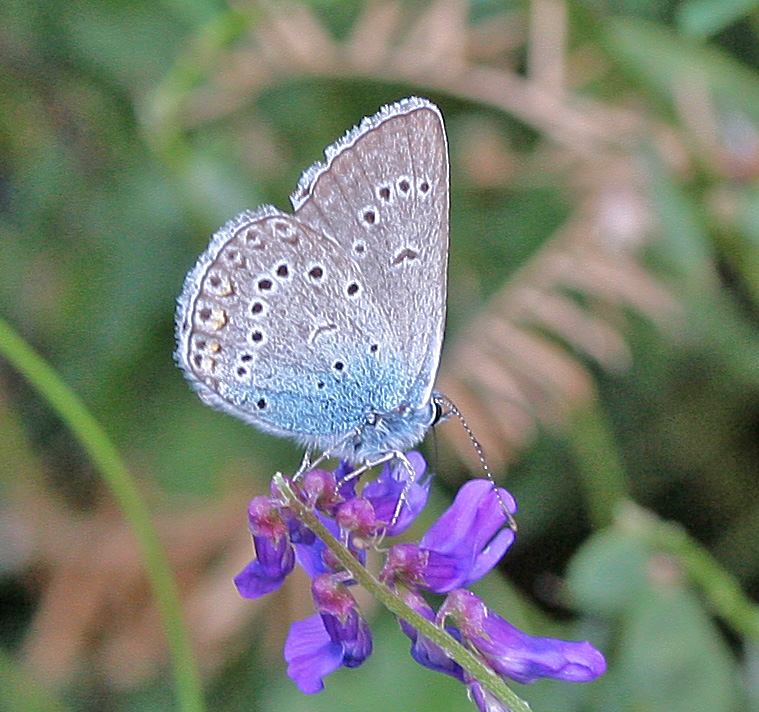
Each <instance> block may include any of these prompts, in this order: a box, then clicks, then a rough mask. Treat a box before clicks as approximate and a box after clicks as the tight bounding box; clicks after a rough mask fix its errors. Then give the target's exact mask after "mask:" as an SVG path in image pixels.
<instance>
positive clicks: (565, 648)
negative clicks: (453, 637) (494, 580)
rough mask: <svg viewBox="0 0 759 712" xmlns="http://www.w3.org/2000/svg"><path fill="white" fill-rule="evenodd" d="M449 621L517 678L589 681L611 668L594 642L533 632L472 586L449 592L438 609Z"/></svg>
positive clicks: (496, 668)
mask: <svg viewBox="0 0 759 712" xmlns="http://www.w3.org/2000/svg"><path fill="white" fill-rule="evenodd" d="M445 620H448V621H450V622H452V623H453V625H454V626H455V627H456V628H457V630H458V631H459V633H460V635H461V639H462V641H463V642H465V643H467V644H468V645H469V646H470V647H471V648H473V649H474V650H475V651H476V652H477V653H478V654H479V655H480V656H482V658H483V659H484V660H485V661H486V662H487V664H488V665H489V666H490V667H491V668H492V669H493V670H494V671H495V672H497V673H498V674H499V675H504V676H506V677H509V678H511V679H512V680H516V681H517V682H521V683H525V684H526V683H531V682H535V681H536V680H539V679H540V678H542V677H551V678H555V679H557V680H564V681H566V682H588V681H590V680H595V679H596V678H597V677H599V676H600V675H603V673H604V672H606V661H605V660H604V657H603V655H601V653H600V652H599V651H598V650H596V649H595V648H594V647H593V646H592V645H591V644H590V643H588V642H575V641H569V640H558V639H556V638H542V637H533V636H530V635H527V633H523V632H522V631H521V630H519V629H518V628H515V627H514V626H513V625H511V623H509V622H508V621H506V620H504V619H503V618H501V617H500V616H499V615H497V614H495V613H493V612H492V611H490V610H489V609H488V608H487V606H486V605H485V603H484V602H483V601H482V600H481V599H480V598H478V597H477V596H475V594H473V593H472V592H471V591H465V590H464V589H458V590H455V591H451V593H449V594H448V596H447V598H446V600H445V602H444V603H443V605H442V606H441V607H440V611H439V612H438V623H441V622H443V621H445Z"/></svg>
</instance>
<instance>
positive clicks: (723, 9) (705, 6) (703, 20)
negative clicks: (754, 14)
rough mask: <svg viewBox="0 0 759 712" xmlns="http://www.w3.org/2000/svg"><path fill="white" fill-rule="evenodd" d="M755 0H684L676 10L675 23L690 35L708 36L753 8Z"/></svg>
mask: <svg viewBox="0 0 759 712" xmlns="http://www.w3.org/2000/svg"><path fill="white" fill-rule="evenodd" d="M757 5H759V2H757V0H686V2H684V3H683V4H682V5H680V7H679V8H678V11H677V24H678V25H679V26H680V29H681V30H682V31H683V32H684V33H685V34H687V35H690V36H691V37H710V36H711V35H715V34H717V33H718V32H720V31H721V30H724V29H725V28H726V27H729V26H730V25H732V24H733V23H734V22H737V21H738V20H740V19H741V18H742V17H744V16H745V15H747V14H748V13H749V12H751V11H752V10H754V9H755V8H756V7H757Z"/></svg>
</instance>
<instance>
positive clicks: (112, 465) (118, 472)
mask: <svg viewBox="0 0 759 712" xmlns="http://www.w3.org/2000/svg"><path fill="white" fill-rule="evenodd" d="M0 353H2V354H3V355H4V356H5V357H6V358H7V359H8V360H9V361H10V363H11V364H13V366H15V367H16V368H17V369H18V370H19V371H20V372H21V373H22V374H23V375H24V377H25V378H26V379H27V380H28V381H29V383H30V384H31V385H32V386H33V387H34V388H35V390H36V391H37V392H38V393H39V394H40V395H41V396H42V397H43V398H44V399H45V400H46V401H47V402H48V403H49V404H50V406H51V407H52V408H53V409H54V410H55V411H56V413H57V414H58V416H59V417H60V418H61V420H62V421H63V422H64V423H66V425H67V426H68V427H69V428H70V429H71V432H72V433H73V434H74V435H75V436H76V438H77V439H78V440H79V442H80V443H81V445H82V447H83V448H84V450H85V451H86V452H87V453H88V454H89V456H90V457H91V458H92V460H93V461H94V462H95V463H96V464H97V466H98V467H99V468H100V471H101V473H102V474H103V477H104V478H105V480H106V482H107V483H108V486H109V487H110V489H111V492H112V493H113V496H114V497H115V498H116V500H117V502H118V503H119V506H120V507H121V511H122V512H123V514H124V517H125V519H126V520H127V521H128V522H129V525H130V527H131V529H132V531H133V533H134V535H135V537H136V539H137V541H138V544H139V547H140V550H141V553H142V558H143V561H144V563H145V568H146V570H147V574H148V578H149V580H150V584H151V587H152V589H153V594H154V596H155V598H156V602H157V605H158V610H159V613H160V615H161V620H162V621H163V627H164V631H165V633H166V638H167V642H168V648H169V654H170V656H171V659H172V663H173V668H174V680H175V687H176V694H177V701H178V703H179V708H180V709H181V710H182V711H183V712H202V711H203V710H204V708H205V706H204V703H203V697H202V692H201V687H200V680H199V678H198V672H197V666H196V663H195V656H194V654H193V651H192V647H191V645H190V639H189V634H188V632H187V628H186V626H185V624H184V620H183V617H182V613H181V606H180V603H179V594H178V591H177V586H176V582H175V581H174V577H173V576H172V573H171V569H170V568H169V564H168V561H167V559H166V555H165V554H164V552H163V549H162V547H161V543H160V540H159V538H158V532H157V531H156V529H155V526H154V525H153V522H152V520H151V518H150V512H149V510H148V507H147V505H146V503H145V502H144V500H143V499H142V496H141V494H140V491H139V487H138V485H137V482H136V481H135V479H134V478H133V477H132V476H131V474H130V473H129V471H128V469H127V467H126V465H125V464H124V461H123V460H122V459H121V457H120V455H119V453H118V452H117V450H116V448H115V447H114V445H113V443H112V442H111V440H110V438H109V437H108V435H107V434H106V433H105V431H104V430H103V428H102V427H101V426H100V424H99V423H98V421H97V420H96V419H95V418H94V417H93V415H92V414H91V413H90V412H89V411H88V410H87V408H86V407H85V405H84V404H83V403H82V401H81V400H80V399H79V397H78V396H77V395H76V394H75V393H74V392H73V391H72V390H71V389H70V388H68V386H67V385H66V384H65V383H64V382H63V381H62V380H61V379H60V378H59V377H58V374H57V373H56V372H55V371H54V370H53V369H52V368H51V367H50V366H49V365H48V364H47V363H46V362H45V361H44V359H42V358H41V357H40V356H39V355H38V354H37V353H36V352H35V351H34V350H33V349H32V348H31V347H30V346H29V345H28V344H27V343H26V341H24V340H23V339H22V338H21V337H20V336H19V335H18V334H17V333H16V332H15V330H14V329H13V328H12V327H11V326H10V324H8V323H7V322H6V321H5V320H4V319H2V318H0Z"/></svg>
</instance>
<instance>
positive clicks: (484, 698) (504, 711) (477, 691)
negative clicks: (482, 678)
mask: <svg viewBox="0 0 759 712" xmlns="http://www.w3.org/2000/svg"><path fill="white" fill-rule="evenodd" d="M466 686H467V692H468V693H469V699H470V700H472V702H474V704H476V705H477V707H478V708H479V709H480V712H511V709H510V708H508V707H507V706H506V705H505V704H503V702H501V701H500V700H499V699H498V698H497V697H496V696H495V695H494V694H493V693H492V692H491V691H490V690H488V689H487V688H486V687H483V686H482V684H481V683H480V682H479V680H475V679H472V678H471V676H470V675H467V679H466Z"/></svg>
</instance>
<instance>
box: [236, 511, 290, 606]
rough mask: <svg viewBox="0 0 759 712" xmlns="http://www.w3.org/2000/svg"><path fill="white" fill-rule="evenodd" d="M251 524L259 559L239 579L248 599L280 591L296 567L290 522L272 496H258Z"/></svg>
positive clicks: (249, 513) (240, 586) (238, 576)
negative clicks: (290, 534)
mask: <svg viewBox="0 0 759 712" xmlns="http://www.w3.org/2000/svg"><path fill="white" fill-rule="evenodd" d="M248 523H249V527H250V532H251V534H252V536H253V548H254V549H255V551H256V558H255V559H254V560H253V561H251V562H250V563H249V564H248V565H247V566H246V567H245V568H244V569H243V570H242V571H241V572H240V573H239V574H238V575H237V576H236V577H235V585H236V586H237V590H238V591H239V593H240V595H241V596H243V597H244V598H258V597H260V596H263V595H265V594H267V593H271V592H272V591H276V590H277V589H278V588H279V587H280V586H281V585H282V583H283V582H284V580H285V578H287V575H288V574H289V573H290V572H291V571H292V570H293V567H294V566H295V551H294V550H293V547H292V544H291V543H290V537H289V534H288V525H287V522H286V521H285V520H284V518H283V517H282V513H281V511H280V509H279V508H278V506H277V505H276V504H275V502H274V500H273V499H272V498H271V497H255V498H254V499H253V500H252V501H251V503H250V505H249V506H248Z"/></svg>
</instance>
